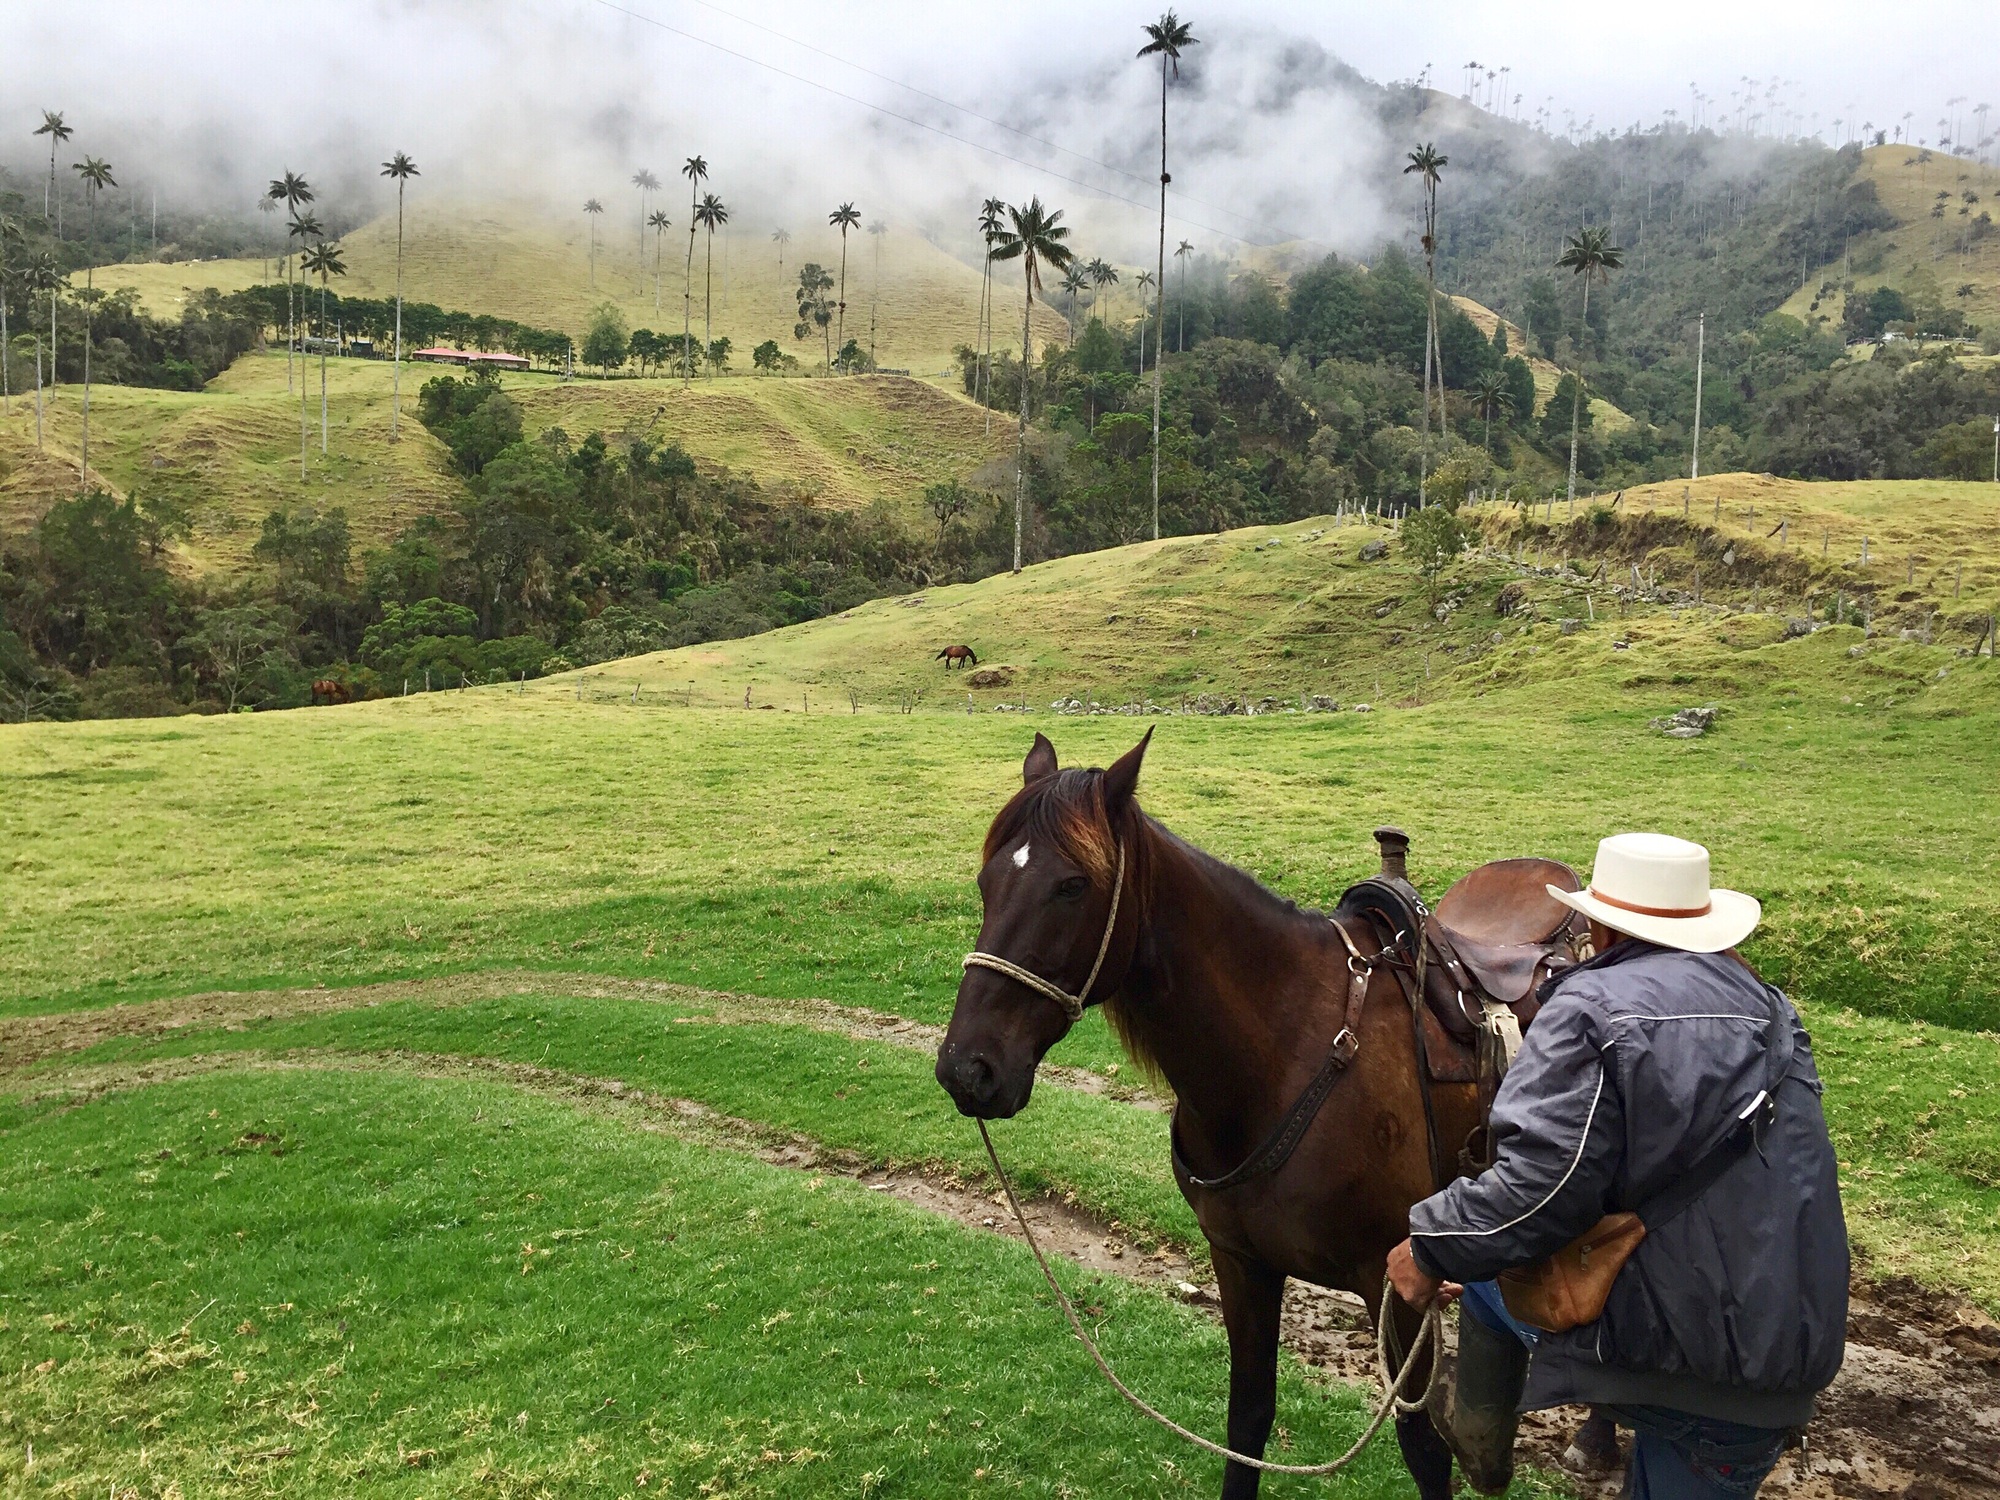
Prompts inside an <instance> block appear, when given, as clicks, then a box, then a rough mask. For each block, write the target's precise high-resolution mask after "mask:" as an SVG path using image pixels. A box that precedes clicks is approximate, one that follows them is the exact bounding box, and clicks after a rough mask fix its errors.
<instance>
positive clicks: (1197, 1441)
mask: <svg viewBox="0 0 2000 1500" xmlns="http://www.w3.org/2000/svg"><path fill="white" fill-rule="evenodd" d="M978 1123H979V1139H980V1140H981V1141H983V1142H985V1144H986V1158H987V1160H988V1161H990V1162H992V1163H993V1172H994V1175H995V1176H996V1177H998V1178H999V1179H1000V1186H1001V1188H1002V1189H1003V1190H1005V1192H1006V1194H1007V1206H1008V1207H1009V1208H1011V1209H1012V1210H1013V1211H1014V1222H1015V1223H1017V1224H1019V1225H1020V1226H1021V1237H1022V1238H1023V1239H1025V1240H1026V1241H1027V1242H1028V1249H1029V1250H1031V1251H1033V1252H1034V1256H1035V1264H1036V1265H1038V1266H1040V1267H1041V1268H1042V1279H1043V1280H1044V1281H1046V1282H1048V1284H1049V1290H1050V1291H1051V1292H1053V1293H1055V1298H1056V1302H1057V1304H1058V1305H1059V1306H1060V1307H1061V1308H1062V1310H1063V1316H1064V1317H1066V1318H1068V1319H1069V1327H1070V1332H1072V1333H1074V1334H1075V1335H1076V1336H1077V1339H1078V1341H1079V1342H1080V1343H1082V1345H1083V1347H1084V1348H1085V1349H1087V1350H1089V1351H1090V1357H1091V1359H1092V1360H1093V1361H1094V1362H1095V1363H1096V1365H1097V1368H1098V1369H1099V1370H1101V1371H1102V1372H1103V1373H1104V1378H1105V1379H1106V1380H1108V1381H1110V1382H1111V1385H1112V1388H1113V1389H1114V1390H1116V1391H1117V1392H1118V1394H1119V1395H1121V1396H1123V1397H1124V1398H1125V1399H1126V1401H1127V1402H1129V1403H1130V1404H1131V1405H1132V1407H1133V1408H1134V1409H1135V1410H1137V1411H1139V1412H1141V1413H1143V1414H1144V1415H1146V1416H1148V1417H1150V1418H1152V1419H1153V1420H1154V1421H1155V1422H1158V1423H1159V1424H1160V1425H1161V1426H1162V1427H1164V1428H1166V1429H1167V1431H1169V1432H1171V1433H1173V1434H1174V1435H1175V1436H1176V1437H1179V1438H1181V1439H1183V1440H1185V1441H1187V1442H1190V1443H1192V1444H1194V1446H1195V1447H1197V1448H1201V1449H1205V1450H1206V1451H1207V1452H1210V1453H1213V1454H1215V1455H1216V1456H1217V1457H1219V1458H1226V1459H1228V1460H1229V1461H1230V1462H1231V1463H1238V1464H1242V1465H1243V1466H1244V1467H1245V1468H1250V1469H1262V1470H1263V1471H1265V1472H1266V1473H1269V1474H1301V1475H1307V1476H1312V1475H1318V1476H1322V1477H1324V1476H1326V1475H1331V1474H1338V1473H1339V1472H1340V1471H1341V1470H1342V1469H1344V1468H1346V1467H1347V1466H1348V1465H1349V1464H1351V1463H1352V1462H1354V1460H1355V1459H1356V1458H1357V1457H1359V1456H1360V1453H1361V1450H1362V1449H1363V1448H1366V1447H1367V1446H1368V1444H1369V1442H1370V1441H1371V1440H1372V1439H1373V1438H1374V1436H1375V1434H1376V1433H1378V1432H1380V1431H1381V1430H1382V1424H1383V1423H1384V1422H1386V1421H1388V1420H1389V1418H1390V1417H1391V1416H1392V1415H1395V1416H1407V1415H1409V1414H1410V1413H1412V1412H1417V1411H1422V1410H1423V1409H1424V1407H1425V1405H1426V1403H1427V1402H1428V1401H1429V1399H1430V1395H1431V1392H1432V1390H1433V1389H1434V1388H1435V1386H1436V1384H1437V1379H1438V1369H1439V1365H1440V1364H1441V1361H1439V1360H1436V1359H1433V1360H1432V1361H1431V1373H1430V1379H1429V1380H1428V1381H1427V1382H1426V1383H1425V1386H1424V1390H1423V1393H1422V1394H1421V1395H1419V1396H1418V1397H1417V1398H1416V1399H1415V1400H1410V1399H1408V1398H1406V1397H1405V1396H1404V1395H1403V1383H1404V1382H1405V1381H1407V1380H1408V1379H1409V1378H1410V1372H1411V1371H1412V1370H1414V1369H1415V1368H1416V1367H1417V1363H1418V1361H1419V1360H1420V1359H1421V1358H1422V1357H1423V1355H1424V1354H1425V1353H1427V1352H1430V1351H1432V1350H1433V1349H1435V1348H1441V1347H1442V1345H1443V1335H1442V1328H1443V1321H1444V1320H1443V1314H1442V1311H1441V1304H1439V1303H1438V1302H1435V1301H1433V1302H1432V1303H1431V1305H1430V1306H1429V1307H1428V1308H1426V1309H1425V1310H1424V1319H1423V1324H1422V1326H1421V1327H1420V1328H1419V1329H1418V1330H1417V1336H1416V1338H1415V1340H1414V1341H1412V1343H1411V1344H1410V1351H1409V1353H1408V1355H1406V1356H1405V1357H1404V1360H1403V1366H1402V1368H1401V1369H1400V1370H1392V1369H1391V1368H1390V1365H1391V1357H1390V1353H1389V1345H1390V1341H1391V1339H1392V1338H1393V1337H1394V1334H1393V1331H1392V1327H1391V1315H1392V1314H1393V1313H1394V1311H1395V1304H1396V1290H1395V1288H1394V1287H1393V1286H1392V1285H1390V1283H1389V1281H1388V1279H1387V1278H1386V1277H1385V1278H1383V1281H1382V1306H1381V1308H1380V1310H1379V1311H1378V1313H1377V1315H1376V1318H1375V1366H1376V1374H1377V1376H1378V1377H1379V1378H1380V1379H1381V1382H1382V1386H1383V1396H1382V1404H1381V1405H1380V1406H1378V1407H1377V1408H1376V1409H1375V1415H1374V1416H1373V1418H1371V1419H1370V1421H1369V1423H1368V1426H1367V1427H1366V1428H1364V1429H1363V1431H1362V1433H1361V1436H1360V1437H1358V1438H1356V1439H1355V1440H1354V1446H1353V1447H1351V1448H1349V1449H1348V1450H1347V1451H1346V1452H1345V1453H1343V1454H1341V1455H1340V1457H1338V1458H1336V1459H1333V1460H1331V1461H1329V1462H1327V1463H1323V1464H1275V1463H1271V1462H1270V1461H1269V1460H1267V1459H1262V1458H1252V1457H1251V1456H1250V1455H1249V1454H1247V1453H1238V1452H1236V1451H1235V1450H1234V1449H1231V1448H1225V1447H1224V1446H1223V1445H1222V1444H1221V1443H1216V1442H1211V1441H1210V1440H1209V1439H1207V1438H1205V1437H1203V1436H1202V1435H1201V1434H1200V1433H1198V1432H1191V1431H1189V1430H1188V1429H1187V1428H1185V1427H1183V1426H1181V1424H1180V1423H1178V1422H1176V1421H1174V1420H1173V1418H1171V1417H1169V1416H1167V1415H1166V1414H1165V1413H1163V1412H1161V1411H1160V1410H1158V1409H1157V1408H1156V1407H1153V1406H1151V1405H1149V1404H1148V1403H1147V1402H1146V1401H1145V1399H1144V1398H1143V1397H1141V1396H1139V1395H1138V1394H1137V1393H1136V1392H1134V1391H1133V1390H1132V1388H1131V1387H1130V1386H1128V1385H1126V1384H1125V1382H1124V1381H1122V1380H1120V1379H1119V1378H1118V1376H1117V1373H1116V1372H1115V1371H1113V1370H1112V1368H1111V1366H1110V1364H1109V1363H1108V1362H1107V1361H1106V1360H1105V1358H1104V1355H1103V1354H1102V1352H1100V1351H1099V1349H1098V1347H1097V1344H1096V1341H1095V1340H1093V1339H1092V1338H1091V1336H1090V1335H1089V1334H1088V1333H1087V1332H1085V1331H1084V1327H1083V1319H1082V1318H1080V1317H1078V1316H1077V1312H1076V1308H1075V1307H1074V1306H1073V1305H1072V1304H1071V1302H1070V1300H1069V1296H1068V1294H1067V1293H1065V1292H1064V1291H1063V1289H1062V1286H1061V1284H1060V1283H1059V1282H1057V1280H1056V1276H1055V1272H1054V1271H1052V1270H1051V1269H1050V1268H1049V1261H1048V1257H1047V1256H1045V1255H1044V1254H1042V1247H1041V1245H1040V1244H1039V1243H1037V1241H1036V1239H1035V1232H1034V1231H1033V1230H1032V1229H1030V1228H1029V1227H1028V1216H1027V1215H1026V1214H1024V1213H1023V1212H1022V1211H1021V1201H1020V1199H1018V1198H1016V1197H1015V1196H1014V1184H1013V1183H1012V1182H1011V1181H1010V1180H1009V1179H1008V1177H1007V1169H1006V1168H1005V1167H1003V1166H1001V1165H1000V1154H999V1152H997V1151H995V1150H994V1149H993V1137H992V1136H991V1135H990V1134H988V1133H987V1129H986V1122H985V1121H984V1120H981V1121H979V1122H978Z"/></svg>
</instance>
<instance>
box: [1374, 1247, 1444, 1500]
mask: <svg viewBox="0 0 2000 1500" xmlns="http://www.w3.org/2000/svg"><path fill="white" fill-rule="evenodd" d="M1363 1284H1364V1285H1366V1284H1368V1279H1367V1278H1364V1281H1363ZM1375 1284H1376V1285H1380V1281H1379V1279H1377V1280H1376V1281H1375ZM1376 1296H1377V1297H1378V1298H1379V1297H1380V1296H1381V1293H1379V1292H1378V1293H1376ZM1390 1317H1391V1318H1392V1319H1393V1320H1394V1323H1395V1329H1396V1338H1395V1343H1394V1347H1395V1348H1396V1349H1398V1350H1404V1349H1408V1348H1410V1347H1411V1346H1412V1345H1413V1344H1414V1343H1415V1342H1416V1338H1417V1333H1418V1331H1419V1330H1420V1329H1421V1328H1422V1327H1423V1314H1422V1313H1419V1312H1418V1311H1417V1310H1416V1309H1415V1308H1413V1307H1411V1306H1410V1305H1409V1303H1407V1302H1405V1301H1403V1299H1402V1298H1400V1297H1397V1298H1394V1299H1393V1300H1392V1308H1391V1312H1390ZM1434 1358H1435V1355H1434V1354H1431V1353H1426V1354H1425V1355H1424V1356H1423V1358H1422V1359H1421V1360H1419V1361H1418V1363H1417V1368H1416V1369H1414V1370H1412V1371H1410V1378H1409V1379H1408V1380H1407V1381H1405V1382H1404V1383H1403V1390H1404V1392H1405V1393H1406V1394H1408V1395H1409V1396H1410V1399H1411V1400H1415V1399H1416V1395H1417V1393H1420V1392H1422V1391H1423V1390H1424V1389H1425V1388H1426V1387H1427V1386H1428V1385H1429V1383H1430V1375H1431V1364H1432V1361H1433V1360H1434ZM1396 1446H1397V1447H1398V1448H1400V1449H1402V1450H1403V1466H1404V1467H1405V1468H1407V1469H1408V1470H1409V1471H1410V1478H1412V1479H1413V1480H1415V1481H1416V1484H1417V1494H1418V1495H1419V1496H1421V1497H1422V1500H1451V1449H1450V1447H1449V1446H1447V1445H1446V1443H1445V1440H1444V1439H1443V1438H1442V1437H1440V1436H1438V1431H1437V1429H1436V1428H1435V1427H1433V1426H1432V1425H1431V1418H1430V1413H1429V1412H1426V1411H1414V1412H1411V1413H1410V1414H1409V1415H1408V1416H1398V1417H1397V1418H1396Z"/></svg>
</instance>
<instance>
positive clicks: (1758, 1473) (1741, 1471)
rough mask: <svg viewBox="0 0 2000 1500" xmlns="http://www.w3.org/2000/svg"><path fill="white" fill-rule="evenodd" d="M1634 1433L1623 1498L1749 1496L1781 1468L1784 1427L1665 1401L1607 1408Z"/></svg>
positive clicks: (1734, 1499)
mask: <svg viewBox="0 0 2000 1500" xmlns="http://www.w3.org/2000/svg"><path fill="white" fill-rule="evenodd" d="M1603 1410H1604V1413H1605V1415H1606V1416H1608V1417H1610V1418H1611V1419H1612V1420H1613V1421H1615V1422H1616V1423H1617V1424H1618V1425H1619V1426H1620V1427H1630V1428H1631V1429H1632V1432H1633V1438H1634V1441H1633V1444H1632V1461H1631V1463H1630V1464H1628V1465H1627V1466H1626V1469H1625V1488H1624V1490H1623V1492H1622V1500H1749V1497H1750V1496H1752V1495H1754V1494H1756V1493H1757V1486H1759V1485H1760V1484H1762V1483H1763V1482H1764V1478H1765V1476H1766V1475H1767V1474H1769V1473H1770V1472H1771V1470H1772V1469H1774V1468H1776V1467H1777V1464H1778V1459H1779V1457H1780V1455H1782V1454H1783V1453H1784V1451H1785V1439H1786V1437H1787V1434H1786V1433H1784V1432H1774V1431H1773V1430H1772V1429H1770V1428H1768V1427H1744V1426H1742V1425H1741V1424H1739V1423H1736V1422H1723V1421H1719V1420H1717V1419H1716V1418H1713V1417H1697V1416H1691V1415H1690V1414H1689V1413H1687V1412H1684V1411H1671V1410H1669V1409H1668V1408H1666V1407H1664V1406H1609V1407H1605V1408H1603Z"/></svg>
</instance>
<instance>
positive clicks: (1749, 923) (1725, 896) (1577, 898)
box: [1546, 886, 1764, 953]
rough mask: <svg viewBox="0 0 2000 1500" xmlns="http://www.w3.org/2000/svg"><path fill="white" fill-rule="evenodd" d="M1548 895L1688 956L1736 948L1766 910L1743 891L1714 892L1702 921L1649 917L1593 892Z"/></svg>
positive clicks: (1550, 888)
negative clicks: (1602, 898)
mask: <svg viewBox="0 0 2000 1500" xmlns="http://www.w3.org/2000/svg"><path fill="white" fill-rule="evenodd" d="M1546 889H1547V890H1548V893H1549V894H1550V895H1551V896H1553V897H1555V899H1556V900H1558V901H1560V902H1562V904H1563V905H1564V906H1567V907H1569V908H1571V909H1572V910H1573V911H1580V912H1582V913H1583V914H1584V915H1585V916H1586V917H1589V918H1590V919H1591V921H1593V922H1601V923H1603V925H1604V926H1606V927H1609V928H1610V929H1611V930H1612V931H1613V932H1622V933H1624V934H1625V935H1626V936H1627V937H1635V938H1640V939H1643V940H1644V941H1646V942H1648V943H1657V944H1659V945H1660V946H1661V947H1662V948H1678V949H1680V950H1681V951H1682V952H1684V953H1720V952H1722V950H1723V949H1725V948H1734V947H1735V946H1736V945H1737V944H1738V943H1740V942H1742V941H1743V940H1744V939H1745V938H1747V937H1748V936H1750V934H1751V933H1752V932H1754V931H1756V930H1757V923H1758V922H1759V921H1760V920H1762V918H1763V915H1764V908H1763V906H1762V904H1761V903H1759V902H1758V900H1757V898H1756V897H1755V896H1746V895H1744V894H1743V892H1741V891H1724V890H1715V889H1711V890H1710V891H1709V893H1708V905H1709V909H1708V911H1707V912H1705V913H1704V914H1703V915H1701V916H1699V917H1648V916H1642V915H1641V914H1640V913H1638V912H1635V911H1626V910H1624V909H1623V908H1622V907H1617V906H1612V905H1610V904H1609V903H1608V902H1604V901H1600V900H1598V899H1597V898H1596V897H1595V896H1593V895H1591V894H1590V892H1589V891H1587V890H1585V891H1565V890H1559V889H1557V888H1556V887H1555V886H1548V887H1546Z"/></svg>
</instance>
